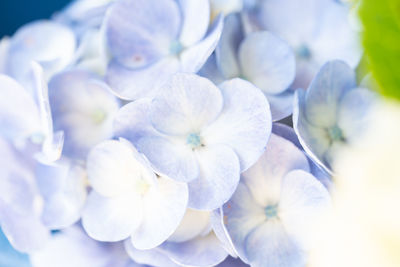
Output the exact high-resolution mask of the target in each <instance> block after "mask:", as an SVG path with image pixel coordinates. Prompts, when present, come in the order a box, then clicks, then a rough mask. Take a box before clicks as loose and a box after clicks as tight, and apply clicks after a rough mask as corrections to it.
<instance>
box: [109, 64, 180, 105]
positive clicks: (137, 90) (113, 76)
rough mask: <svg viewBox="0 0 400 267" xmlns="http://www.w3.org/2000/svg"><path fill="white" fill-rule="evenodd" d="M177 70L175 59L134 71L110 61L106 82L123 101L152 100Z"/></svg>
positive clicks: (178, 66)
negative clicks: (147, 98)
mask: <svg viewBox="0 0 400 267" xmlns="http://www.w3.org/2000/svg"><path fill="white" fill-rule="evenodd" d="M179 70H180V65H179V61H178V59H177V58H175V57H167V58H164V59H162V60H160V61H158V62H157V63H155V64H152V65H151V66H148V67H146V68H141V69H136V70H131V69H128V68H125V67H124V66H122V65H120V64H118V62H116V61H112V62H111V63H110V65H109V66H108V70H107V73H106V80H107V82H108V83H109V84H110V87H111V88H112V90H113V92H114V94H115V95H117V96H118V97H119V98H122V99H124V100H136V99H139V98H143V97H149V98H152V97H154V96H156V95H158V92H159V90H158V89H159V88H160V87H161V86H162V85H163V84H164V83H166V82H167V81H168V79H169V78H170V77H171V76H172V75H173V74H175V73H176V72H178V71H179ZM155 77H157V78H155Z"/></svg>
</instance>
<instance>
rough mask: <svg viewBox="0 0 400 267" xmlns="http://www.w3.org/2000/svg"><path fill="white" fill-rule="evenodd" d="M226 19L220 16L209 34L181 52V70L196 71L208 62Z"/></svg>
mask: <svg viewBox="0 0 400 267" xmlns="http://www.w3.org/2000/svg"><path fill="white" fill-rule="evenodd" d="M223 24H224V19H223V17H222V16H219V17H218V18H216V19H215V21H214V23H213V25H212V26H211V28H210V29H209V31H208V34H207V35H206V36H205V37H204V39H203V40H201V41H200V42H198V43H197V44H195V45H193V46H191V47H189V48H188V49H186V50H184V51H183V52H182V53H181V54H180V62H181V70H182V71H183V72H188V73H196V72H197V71H199V70H200V69H201V67H202V66H203V65H204V63H206V61H207V59H208V58H209V56H210V55H211V53H212V52H213V51H214V49H215V47H216V46H217V44H218V41H219V38H220V36H221V33H222V28H223Z"/></svg>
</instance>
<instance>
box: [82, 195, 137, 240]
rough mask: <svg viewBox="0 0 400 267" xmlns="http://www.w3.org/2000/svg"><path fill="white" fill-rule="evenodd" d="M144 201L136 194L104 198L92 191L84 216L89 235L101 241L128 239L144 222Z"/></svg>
mask: <svg viewBox="0 0 400 267" xmlns="http://www.w3.org/2000/svg"><path fill="white" fill-rule="evenodd" d="M142 214H143V211H142V200H141V199H140V198H139V196H137V195H136V194H130V195H122V196H118V197H113V198H111V197H103V196H101V195H99V194H98V193H96V192H95V191H92V192H91V193H90V194H89V196H88V199H87V202H86V206H85V209H84V210H83V214H82V225H83V227H84V228H85V230H86V232H87V233H88V235H89V236H90V237H91V238H93V239H96V240H99V241H112V242H115V241H120V240H124V239H126V238H128V237H129V236H130V235H131V234H132V233H133V231H135V230H136V229H137V228H138V227H139V225H140V223H141V222H142V216H143V215H142Z"/></svg>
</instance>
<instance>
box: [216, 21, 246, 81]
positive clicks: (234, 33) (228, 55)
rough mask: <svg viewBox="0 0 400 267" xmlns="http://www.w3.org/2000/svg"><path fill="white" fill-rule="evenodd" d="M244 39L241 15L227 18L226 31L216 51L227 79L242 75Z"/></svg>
mask: <svg viewBox="0 0 400 267" xmlns="http://www.w3.org/2000/svg"><path fill="white" fill-rule="evenodd" d="M243 39H244V33H243V29H242V23H241V18H240V14H236V13H234V14H230V15H228V16H227V17H226V18H225V22H224V30H223V31H222V35H221V39H220V41H219V43H218V46H217V48H216V49H215V54H216V60H217V65H218V68H219V70H220V71H221V73H222V74H223V75H224V77H225V78H226V79H231V78H236V77H239V76H240V75H241V69H240V66H239V62H238V54H239V46H240V44H241V42H242V40H243Z"/></svg>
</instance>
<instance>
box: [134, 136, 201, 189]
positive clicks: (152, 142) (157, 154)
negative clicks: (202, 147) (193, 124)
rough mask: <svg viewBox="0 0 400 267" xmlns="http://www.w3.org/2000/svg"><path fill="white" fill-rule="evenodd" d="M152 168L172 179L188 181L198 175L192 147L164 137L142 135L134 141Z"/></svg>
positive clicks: (197, 166)
mask: <svg viewBox="0 0 400 267" xmlns="http://www.w3.org/2000/svg"><path fill="white" fill-rule="evenodd" d="M136 146H137V148H138V149H139V151H140V152H141V153H143V154H145V155H146V157H147V158H148V159H149V161H150V162H151V164H152V165H153V168H154V169H155V170H156V172H158V173H162V174H165V175H167V176H168V177H171V178H172V179H174V180H177V181H181V182H188V181H192V180H193V179H196V178H197V177H198V175H199V165H198V163H197V161H196V158H195V155H194V153H193V151H192V149H191V148H190V147H189V146H187V145H186V144H184V143H179V142H174V140H169V139H167V138H166V137H143V138H141V139H139V140H138V141H137V142H136Z"/></svg>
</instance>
